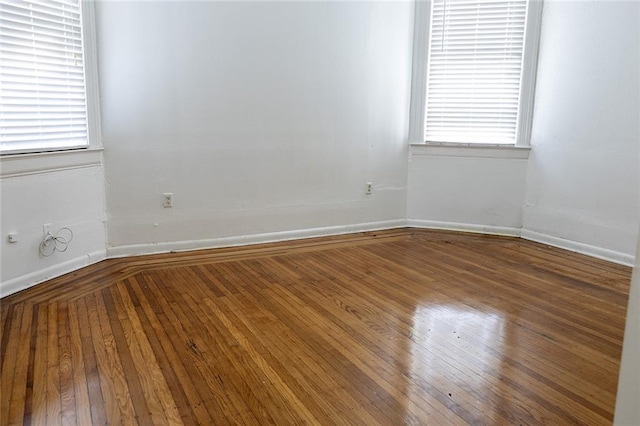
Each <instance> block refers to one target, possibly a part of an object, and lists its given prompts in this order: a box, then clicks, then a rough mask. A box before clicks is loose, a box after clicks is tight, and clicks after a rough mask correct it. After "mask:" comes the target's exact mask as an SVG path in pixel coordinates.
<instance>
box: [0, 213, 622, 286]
mask: <svg viewBox="0 0 640 426" xmlns="http://www.w3.org/2000/svg"><path fill="white" fill-rule="evenodd" d="M404 227H414V228H427V229H441V230H448V231H460V232H471V233H478V234H491V235H504V236H510V237H521V238H524V239H526V240H531V241H536V242H539V243H543V244H548V245H550V246H554V247H559V248H562V249H565V250H569V251H573V252H577V253H581V254H586V255H588V256H592V257H596V258H598V259H603V260H607V261H610V262H614V263H618V264H622V265H626V266H633V265H634V262H635V260H634V259H635V258H634V256H632V255H629V254H626V253H621V252H617V251H613V250H608V249H604V248H600V247H595V246H592V245H589V244H584V243H579V242H576V241H571V240H566V239H564V238H559V237H554V236H551V235H547V234H542V233H539V232H535V231H531V230H527V229H520V228H515V227H503V226H490V225H478V224H472V223H458V222H442V221H434V220H422V219H407V220H404V219H398V220H387V221H381V222H369V223H359V224H352V225H340V226H327V227H322V228H311V229H300V230H294V231H279V232H269V233H263V234H251V235H241V236H235V237H222V238H210V239H203V240H189V241H175V242H167V243H157V244H132V245H126V246H117V247H109V248H107V249H106V250H98V251H94V252H92V253H89V254H87V255H84V256H81V257H77V258H75V259H71V260H68V261H66V262H63V263H60V264H58V265H54V266H50V267H48V268H44V269H41V270H38V271H34V272H31V273H29V274H26V275H23V276H20V277H17V278H13V279H11V280H8V281H6V282H3V283H2V284H0V297H5V296H8V295H10V294H13V293H16V292H18V291H21V290H24V289H27V288H29V287H32V286H34V285H37V284H40V283H41V282H43V281H47V280H50V279H52V278H56V277H59V276H61V275H64V274H67V273H69V272H73V271H75V270H77V269H80V268H82V267H85V266H88V265H91V264H94V263H97V262H99V261H101V260H104V259H106V258H114V257H126V256H136V255H143V254H153V253H167V252H171V251H184V250H198V249H207V248H219V247H232V246H243V245H249V244H259V243H270V242H277V241H287V240H299V239H303V238H312V237H322V236H328V235H341V234H351V233H356V232H364V231H378V230H383V229H394V228H404Z"/></svg>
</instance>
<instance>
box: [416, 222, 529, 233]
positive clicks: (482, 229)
mask: <svg viewBox="0 0 640 426" xmlns="http://www.w3.org/2000/svg"><path fill="white" fill-rule="evenodd" d="M407 226H410V227H413V228H427V229H440V230H444V231H460V232H472V233H476V234H490V235H504V236H508V237H519V236H520V228H515V227H513V228H512V227H507V226H491V225H477V224H475V223H459V222H441V221H439V220H422V219H407Z"/></svg>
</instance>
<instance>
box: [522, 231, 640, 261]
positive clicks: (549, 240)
mask: <svg viewBox="0 0 640 426" xmlns="http://www.w3.org/2000/svg"><path fill="white" fill-rule="evenodd" d="M520 237H521V238H524V239H525V240H531V241H535V242H538V243H543V244H548V245H550V246H554V247H558V248H561V249H565V250H569V251H573V252H576V253H581V254H586V255H587V256H592V257H596V258H598V259H603V260H608V261H609V262H613V263H617V264H620V265H625V266H633V265H634V263H635V258H634V256H632V255H630V254H626V253H621V252H619V251H614V250H608V249H605V248H601V247H596V246H592V245H589V244H585V243H579V242H577V241H571V240H566V239H564V238H560V237H554V236H552V235H547V234H543V233H540V232H536V231H531V230H528V229H522V230H521V232H520Z"/></svg>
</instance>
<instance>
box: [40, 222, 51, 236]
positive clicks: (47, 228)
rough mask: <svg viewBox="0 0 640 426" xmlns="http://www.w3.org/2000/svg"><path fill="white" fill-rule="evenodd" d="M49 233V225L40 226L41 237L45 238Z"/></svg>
mask: <svg viewBox="0 0 640 426" xmlns="http://www.w3.org/2000/svg"><path fill="white" fill-rule="evenodd" d="M49 232H51V224H50V223H45V224H44V225H42V235H44V236H46V235H47V234H48V233H49Z"/></svg>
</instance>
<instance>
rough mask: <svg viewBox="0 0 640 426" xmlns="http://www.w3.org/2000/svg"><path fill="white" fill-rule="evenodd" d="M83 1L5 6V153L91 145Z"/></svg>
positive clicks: (19, 1) (0, 111) (1, 140)
mask: <svg viewBox="0 0 640 426" xmlns="http://www.w3.org/2000/svg"><path fill="white" fill-rule="evenodd" d="M80 22H81V18H80V0H42V1H27V0H0V151H2V152H4V153H7V152H24V151H46V150H52V149H63V148H73V147H79V146H86V145H87V110H86V102H85V80H84V64H83V49H82V29H81V23H80Z"/></svg>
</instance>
